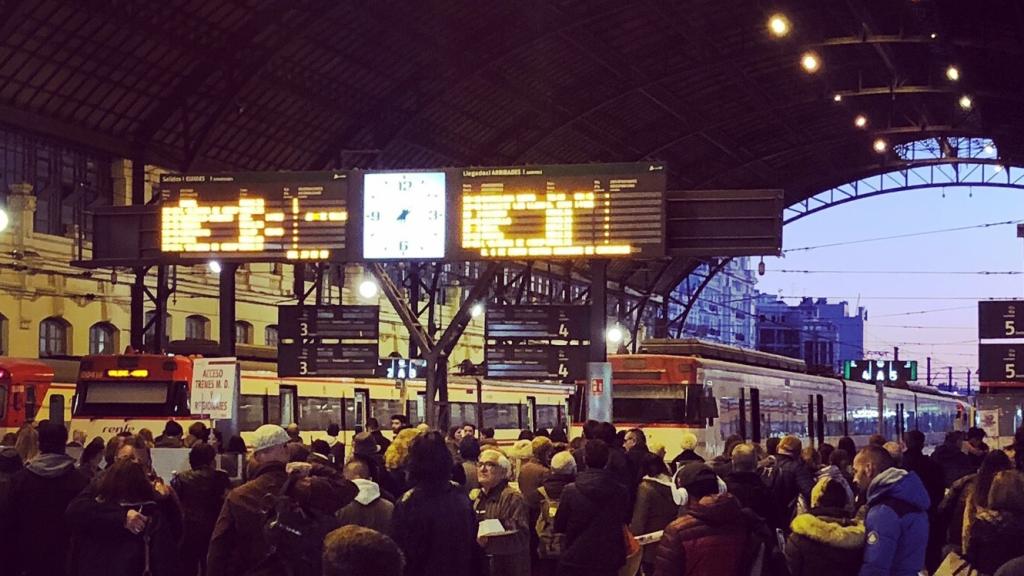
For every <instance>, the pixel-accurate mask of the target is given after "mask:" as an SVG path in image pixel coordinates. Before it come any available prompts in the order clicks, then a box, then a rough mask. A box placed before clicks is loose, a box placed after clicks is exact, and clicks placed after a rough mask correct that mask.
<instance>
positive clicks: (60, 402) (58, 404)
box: [48, 394, 65, 424]
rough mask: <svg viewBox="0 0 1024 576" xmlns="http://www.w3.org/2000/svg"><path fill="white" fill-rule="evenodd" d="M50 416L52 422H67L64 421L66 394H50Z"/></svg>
mask: <svg viewBox="0 0 1024 576" xmlns="http://www.w3.org/2000/svg"><path fill="white" fill-rule="evenodd" d="M48 418H49V419H50V422H57V423H58V424H65V422H64V396H63V395H61V394H50V410H49V415H48Z"/></svg>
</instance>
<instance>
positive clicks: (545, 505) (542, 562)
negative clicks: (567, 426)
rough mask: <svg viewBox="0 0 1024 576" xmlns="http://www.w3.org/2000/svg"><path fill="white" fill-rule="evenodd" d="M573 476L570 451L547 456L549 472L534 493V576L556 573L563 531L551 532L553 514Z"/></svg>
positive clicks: (573, 465) (553, 522) (563, 545)
mask: <svg viewBox="0 0 1024 576" xmlns="http://www.w3.org/2000/svg"><path fill="white" fill-rule="evenodd" d="M575 480H576V459H575V458H573V457H572V452H569V451H568V450H563V451H561V452H557V453H555V455H554V456H552V457H551V474H550V475H549V476H547V477H546V478H545V479H544V481H543V482H541V486H540V488H538V489H537V494H538V496H539V497H540V504H539V507H538V516H537V524H536V526H535V530H534V532H535V533H536V534H537V562H536V563H535V564H534V566H533V568H534V570H533V571H534V576H555V575H556V574H558V571H557V570H558V559H559V558H561V556H562V551H563V550H564V549H565V534H559V533H557V532H555V515H556V514H557V513H558V502H559V500H560V499H561V498H562V492H563V491H564V490H565V487H566V486H568V485H569V484H572V483H573V482H574V481H575Z"/></svg>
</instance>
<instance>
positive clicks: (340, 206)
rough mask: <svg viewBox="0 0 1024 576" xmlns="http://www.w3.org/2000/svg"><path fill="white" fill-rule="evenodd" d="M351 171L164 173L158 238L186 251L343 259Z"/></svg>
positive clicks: (167, 247)
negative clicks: (349, 174)
mask: <svg viewBox="0 0 1024 576" xmlns="http://www.w3.org/2000/svg"><path fill="white" fill-rule="evenodd" d="M348 183H349V178H348V174H347V173H345V172H267V173H240V174H164V175H162V176H161V177H160V193H161V199H162V204H161V211H160V245H161V250H162V251H163V252H164V253H169V254H175V255H177V256H179V257H181V258H196V259H211V258H216V259H225V260H232V259H234V260H276V259H287V260H328V259H345V258H346V257H347V254H346V252H345V248H346V236H347V234H346V227H347V224H348V219H349V209H348Z"/></svg>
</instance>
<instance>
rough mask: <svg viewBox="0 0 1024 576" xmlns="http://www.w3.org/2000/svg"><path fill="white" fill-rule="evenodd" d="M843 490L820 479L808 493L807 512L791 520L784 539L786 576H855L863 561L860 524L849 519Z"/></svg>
mask: <svg viewBox="0 0 1024 576" xmlns="http://www.w3.org/2000/svg"><path fill="white" fill-rule="evenodd" d="M849 505H850V502H849V501H848V497H847V494H846V489H845V488H844V487H843V486H842V484H840V483H839V482H838V481H836V480H832V479H830V478H822V479H821V480H819V481H818V483H817V484H815V486H814V489H813V490H812V491H811V510H810V512H807V513H804V514H799V515H797V517H796V518H794V519H793V522H792V524H791V532H790V534H789V537H788V538H787V539H786V565H787V566H788V567H789V574H790V576H820V575H821V574H829V575H831V576H856V575H857V574H858V573H859V572H860V567H861V564H862V563H863V561H864V542H865V537H864V525H863V524H861V523H859V522H856V521H854V520H851V519H850V517H849V512H848V511H847V510H848V507H849Z"/></svg>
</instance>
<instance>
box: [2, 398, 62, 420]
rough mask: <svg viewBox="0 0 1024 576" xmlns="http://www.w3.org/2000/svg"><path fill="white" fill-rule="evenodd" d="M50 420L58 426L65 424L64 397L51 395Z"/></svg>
mask: <svg viewBox="0 0 1024 576" xmlns="http://www.w3.org/2000/svg"><path fill="white" fill-rule="evenodd" d="M0 411H2V410H0ZM49 418H50V422H56V423H57V424H63V423H64V396H61V395H60V394H51V395H50V414H49Z"/></svg>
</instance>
